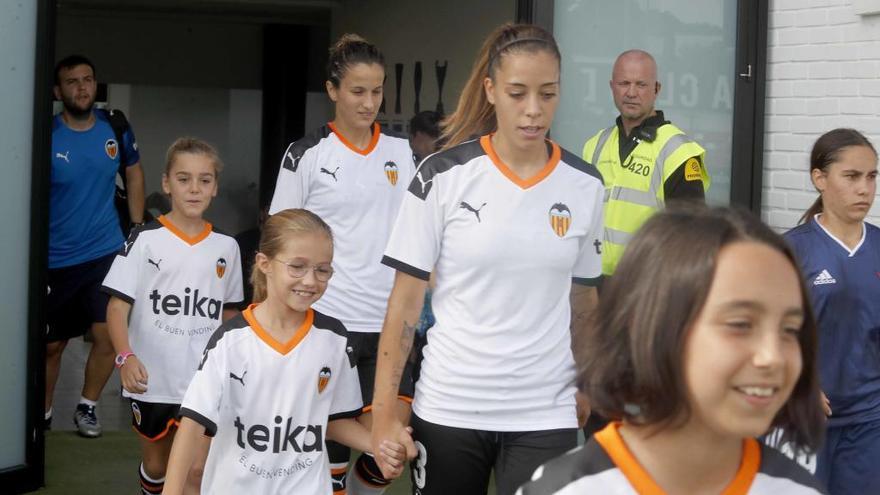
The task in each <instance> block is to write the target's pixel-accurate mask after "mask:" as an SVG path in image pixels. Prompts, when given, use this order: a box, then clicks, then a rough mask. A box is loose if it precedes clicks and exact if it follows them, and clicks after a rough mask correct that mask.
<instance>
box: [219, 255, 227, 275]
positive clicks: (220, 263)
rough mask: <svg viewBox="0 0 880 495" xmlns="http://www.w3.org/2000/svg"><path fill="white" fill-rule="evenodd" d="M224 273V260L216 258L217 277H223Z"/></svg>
mask: <svg viewBox="0 0 880 495" xmlns="http://www.w3.org/2000/svg"><path fill="white" fill-rule="evenodd" d="M224 273H226V260H225V259H223V258H217V278H223V274H224Z"/></svg>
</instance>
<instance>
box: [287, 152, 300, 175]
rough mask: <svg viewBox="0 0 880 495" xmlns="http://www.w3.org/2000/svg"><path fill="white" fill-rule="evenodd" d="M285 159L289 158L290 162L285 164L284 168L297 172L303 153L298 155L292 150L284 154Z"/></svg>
mask: <svg viewBox="0 0 880 495" xmlns="http://www.w3.org/2000/svg"><path fill="white" fill-rule="evenodd" d="M284 158H285V160H289V161H290V164H289V165H288V164H287V163H285V164H284V168H289V169H290V170H291V171H292V172H296V169H297V167H299V159H300V158H302V155H296V156H294V154H293V153H292V152H290V151H288V152H287V153H285V154H284Z"/></svg>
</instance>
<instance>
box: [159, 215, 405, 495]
mask: <svg viewBox="0 0 880 495" xmlns="http://www.w3.org/2000/svg"><path fill="white" fill-rule="evenodd" d="M332 261H333V237H332V234H331V231H330V227H329V226H328V225H327V224H326V223H324V221H322V220H321V219H320V218H319V217H318V216H317V215H315V214H313V213H311V212H309V211H308V210H301V209H299V210H296V209H290V210H284V211H282V212H279V213H277V214H275V215H273V216H271V217H270V218H269V219H268V220H267V221H266V224H265V225H264V227H263V234H262V238H261V240H260V246H259V252H258V253H257V255H256V260H255V264H254V272H253V275H252V282H253V286H254V300H255V301H256V302H255V303H254V304H251V305H250V306H249V307H248V308H247V309H246V310H244V311H243V312H242V314H241V315H239V316H237V317H235V318H233V319H232V320H230V321H228V322H226V323H225V324H224V325H222V326H221V327H220V328H219V329H218V330H217V331H216V332H215V333H214V335H213V336H212V337H211V340H210V341H209V342H208V345H207V347H206V348H205V351H204V354H203V356H202V359H201V363H200V364H199V369H198V371H197V372H196V374H195V377H194V378H193V380H192V383H190V386H189V389H188V390H187V392H186V396H185V397H184V399H183V404H182V405H181V407H180V415H181V418H182V419H181V424H180V431H179V432H178V434H177V439H176V441H175V442H174V447H173V449H172V452H171V459H170V461H169V470H168V481H167V482H166V487H165V493H166V494H168V493H171V494H178V493H182V492H181V490H182V488H183V484H184V480H185V478H186V473H187V471H188V469H189V468H190V466H191V465H192V463H193V460H194V458H195V453H196V448H197V445H198V442H199V439H200V438H202V436H203V435H207V436H209V437H213V440H212V442H211V450H210V452H209V454H208V460H207V464H206V466H205V472H204V477H203V480H204V481H203V483H202V486H201V489H202V493H265V494H283V493H315V494H318V493H324V494H328V495H329V494H330V493H332V488H331V482H330V464H329V460H328V457H327V452H326V448H325V440H334V441H338V442H341V443H344V444H345V445H348V446H352V447H355V448H358V449H360V450H363V451H371V450H372V449H371V448H370V436H369V431H368V430H367V429H366V428H364V427H363V426H362V425H361V424H360V423H358V422H357V420H356V419H355V418H357V417H358V416H359V415H360V414H361V410H362V407H363V402H362V398H361V392H360V386H359V384H358V378H357V368H356V366H355V362H354V360H353V357H352V355H351V348H350V347H349V342H348V337H347V332H346V329H345V326H344V325H343V324H342V323H341V322H340V321H339V320H337V319H335V318H333V317H330V316H327V315H325V314H324V313H322V312H320V311H318V310H315V309H313V308H312V305H313V304H314V303H315V302H316V301H318V300H319V299H320V298H321V296H322V295H323V294H324V291H325V290H326V288H327V282H328V281H329V279H330V277H331V276H332V275H333V270H332V269H331V268H330V264H331V262H332ZM401 442H403V443H408V444H410V448H409V450H410V451H412V446H411V440H410V439H409V434H408V433H406V432H403V434H402V435H400V437H399V440H395V441H390V442H387V443H385V444H383V445H381V446H380V448H379V449H378V450H377V451H376V452H374V454H376V455H377V457H379V458H380V459H382V460H383V463H388V465H390V466H393V468H392V469H391V470H389V474H390V475H393V476H397V475H399V474H400V472H401V471H402V469H403V461H404V460H405V457H406V452H407V449H406V448H404V446H403V445H402V444H401Z"/></svg>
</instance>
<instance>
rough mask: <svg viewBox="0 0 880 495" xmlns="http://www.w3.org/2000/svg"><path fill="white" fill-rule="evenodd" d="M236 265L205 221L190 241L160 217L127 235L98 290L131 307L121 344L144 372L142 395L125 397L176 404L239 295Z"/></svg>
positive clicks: (234, 254)
mask: <svg viewBox="0 0 880 495" xmlns="http://www.w3.org/2000/svg"><path fill="white" fill-rule="evenodd" d="M240 260H241V258H240V255H239V251H238V243H237V242H235V239H233V238H232V237H230V236H228V235H224V234H220V233H218V232H215V231H214V230H213V229H212V227H211V224H206V225H205V229H204V230H203V231H202V232H201V233H200V234H199V235H197V236H196V237H189V236H187V235H186V234H185V233H183V232H182V231H180V230H179V229H177V227H175V226H174V224H172V223H171V222H170V221H168V219H167V218H165V217H164V216H160V217H159V218H158V220H155V221H153V222H150V223H148V224H146V225H144V226H142V227H139V228H137V229H136V230H135V231H134V232H133V233H132V234H131V235H130V236H129V238H128V239H127V240H126V241H125V246H124V247H123V249H122V251H121V252H120V253H119V254H118V255H117V256H116V258H115V259H114V260H113V266H112V267H111V268H110V271H109V272H108V273H107V276H106V277H105V278H104V283H103V286H102V290H103V291H104V292H107V293H108V294H110V295H112V296H116V297H118V298H120V299H122V300H123V301H127V302H128V303H131V304H132V307H131V313H130V317H129V324H128V342H129V344H130V345H131V350H132V352H134V353H135V354H136V355H137V357H138V359H139V360H140V361H141V362H142V363H143V364H144V367H145V368H146V369H147V373H148V374H149V380H148V384H147V391H146V392H145V393H143V394H132V393H129V392H127V391H125V390H123V391H122V394H123V395H124V396H125V397H131V398H134V399H137V400H140V401H145V402H159V403H166V404H180V401H181V400H183V394H184V392H186V387H187V386H188V385H189V380H190V378H192V376H193V373H195V371H196V367H197V366H198V364H199V359H201V357H202V351H203V350H204V349H205V344H207V343H208V339H209V338H210V337H211V334H212V333H214V330H216V329H217V327H219V326H220V323H221V322H222V318H223V307H224V306H226V305H238V304H240V303H241V302H242V299H243V298H244V296H243V295H242V288H241V266H240V265H241V261H240Z"/></svg>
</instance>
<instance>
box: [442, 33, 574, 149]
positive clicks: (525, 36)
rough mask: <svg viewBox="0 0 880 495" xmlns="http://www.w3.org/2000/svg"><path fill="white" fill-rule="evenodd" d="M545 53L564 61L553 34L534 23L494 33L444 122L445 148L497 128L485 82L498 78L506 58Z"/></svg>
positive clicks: (479, 55)
mask: <svg viewBox="0 0 880 495" xmlns="http://www.w3.org/2000/svg"><path fill="white" fill-rule="evenodd" d="M540 50H544V51H547V52H549V53H550V54H552V55H553V56H554V57H556V60H557V61H560V60H561V58H562V57H561V55H560V54H559V47H558V46H557V45H556V40H555V39H553V35H552V34H550V33H549V32H547V31H546V30H544V29H543V28H540V27H538V26H533V25H531V24H510V23H507V24H503V25H501V26H499V27H498V28H496V29H495V30H494V31H492V34H490V35H489V37H488V38H486V41H484V42H483V46H482V48H480V53H479V54H478V55H477V59H476V61H474V66H473V68H472V69H471V75H470V77H468V80H467V82H466V83H465V85H464V89H463V90H462V91H461V96H460V97H459V99H458V106H457V107H456V109H455V112H453V113H452V114H451V115H450V116H449V117H448V118H447V119H446V120H445V121H443V124H442V126H443V133H442V134H441V137H440V139H441V141H443V142H445V143H446V144H445V145H444V146H443V149H447V148H451V147H453V146H455V145H457V144H460V143H462V142H464V141H467V140H468V139H470V138H471V137H473V136H482V135H484V134H488V133H490V132H492V131H494V130H495V129H496V128H497V127H498V122H497V121H496V120H495V107H494V106H493V105H492V104H491V103H489V100H487V99H486V91H485V90H484V89H483V81H485V80H486V78H487V77H488V78H492V79H493V80H494V78H495V71H496V70H497V69H498V66H499V64H500V63H501V61H502V59H503V57H504V56H505V55H508V54H509V53H512V52H527V53H534V52H537V51H540Z"/></svg>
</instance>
